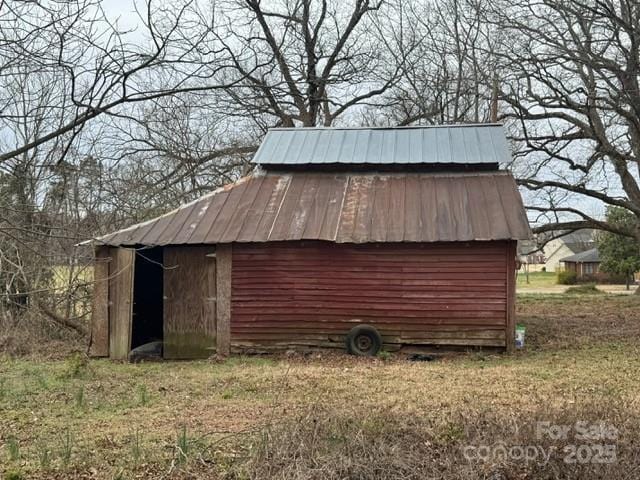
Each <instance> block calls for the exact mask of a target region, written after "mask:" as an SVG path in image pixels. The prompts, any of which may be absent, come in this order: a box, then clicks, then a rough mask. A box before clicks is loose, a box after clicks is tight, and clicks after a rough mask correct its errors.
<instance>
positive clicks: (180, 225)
mask: <svg viewBox="0 0 640 480" xmlns="http://www.w3.org/2000/svg"><path fill="white" fill-rule="evenodd" d="M529 236H530V230H529V225H528V223H527V219H526V214H525V211H524V207H523V205H522V199H521V198H520V195H519V193H518V190H517V187H516V184H515V181H514V179H513V177H512V176H511V175H510V174H509V173H507V172H487V173H480V172H475V173H449V174H416V173H409V174H385V175H381V174H376V173H363V174H329V173H319V172H318V173H289V174H267V175H255V176H250V177H246V178H245V179H243V180H242V181H239V182H236V183H235V184H232V185H231V186H229V187H225V188H222V189H219V190H217V191H216V192H214V193H212V194H209V195H206V196H205V197H203V198H202V199H200V200H197V201H195V202H192V203H190V204H188V205H185V206H183V207H181V208H178V209H177V210H174V211H173V212H170V213H168V214H165V215H163V216H161V217H158V218H156V219H154V220H150V221H147V222H144V223H142V224H138V225H134V226H132V227H129V228H127V229H124V230H121V231H119V232H115V233H112V234H109V235H106V236H104V237H101V238H98V239H96V243H98V244H105V245H114V246H115V245H123V246H124V245H176V244H210V243H211V244H212V243H234V242H268V241H279V240H300V239H307V240H328V241H333V242H336V243H376V242H438V241H445V242H446V241H460V242H464V241H473V240H514V239H524V238H529Z"/></svg>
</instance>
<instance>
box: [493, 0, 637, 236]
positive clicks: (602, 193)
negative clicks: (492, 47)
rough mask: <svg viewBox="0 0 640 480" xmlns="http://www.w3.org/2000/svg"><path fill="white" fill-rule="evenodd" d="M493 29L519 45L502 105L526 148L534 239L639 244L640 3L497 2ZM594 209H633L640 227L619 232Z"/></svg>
mask: <svg viewBox="0 0 640 480" xmlns="http://www.w3.org/2000/svg"><path fill="white" fill-rule="evenodd" d="M488 18H489V17H488ZM489 21H490V22H491V23H492V24H493V25H495V27H496V28H500V29H502V31H503V32H504V34H505V35H507V36H508V37H509V38H510V39H511V48H509V49H508V50H504V51H502V52H501V55H500V61H501V64H502V66H503V71H507V72H510V73H509V75H507V76H506V77H504V78H502V79H501V92H500V98H501V100H502V101H504V105H505V106H506V108H507V109H508V110H506V111H505V115H504V118H505V119H507V120H508V121H512V123H511V127H512V132H513V136H514V140H515V141H516V142H517V144H518V146H519V152H518V155H517V157H516V162H515V164H514V170H515V172H516V173H517V175H518V177H519V180H518V181H519V183H520V185H522V186H524V187H525V188H527V189H529V190H530V191H531V192H534V193H535V194H536V195H535V196H533V197H531V204H530V209H531V211H532V212H537V213H538V214H539V216H538V217H537V218H536V219H535V220H536V223H537V226H536V228H535V231H537V232H549V231H557V230H558V229H571V230H573V229H577V228H584V227H593V228H598V229H604V230H609V231H612V232H615V233H620V234H623V235H628V236H635V237H636V238H640V186H639V183H638V182H639V178H640V88H639V82H640V4H638V3H637V2H630V1H625V0H622V1H614V0H577V1H572V2H565V1H560V0H539V1H534V2H530V1H526V2H525V1H521V2H515V3H514V2H509V3H508V4H507V3H504V2H495V3H494V4H493V8H492V12H491V17H490V18H489ZM595 205H604V206H616V207H622V208H625V209H626V210H628V211H630V212H633V214H634V215H635V217H636V218H637V219H638V222H637V224H636V226H635V228H631V229H622V230H621V229H620V228H619V227H618V226H616V225H612V224H610V223H608V222H607V221H606V220H603V219H601V215H598V212H597V208H595V207H594V206H595Z"/></svg>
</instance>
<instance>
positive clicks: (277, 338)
mask: <svg viewBox="0 0 640 480" xmlns="http://www.w3.org/2000/svg"><path fill="white" fill-rule="evenodd" d="M512 243H513V242H468V243H467V242H465V243H435V244H434V243H430V244H408V243H401V244H400V243H399V244H368V245H345V244H329V243H323V242H295V243H294V242H281V243H270V244H269V243H263V244H236V245H235V246H234V249H233V272H232V309H231V342H232V345H234V346H251V345H283V346H284V345H320V346H332V345H333V346H338V345H340V346H341V343H336V342H342V341H343V338H344V337H343V336H344V335H345V334H346V333H347V332H348V331H349V329H350V328H351V327H352V326H353V325H354V324H358V323H367V324H371V325H373V326H375V327H376V328H377V329H378V330H379V331H380V333H381V334H382V336H383V340H384V341H385V343H388V344H398V343H403V344H407V343H408V344H430V345H477V346H499V347H504V346H506V345H505V331H506V330H507V328H512V325H511V323H512V322H511V321H509V324H508V321H507V320H508V318H509V320H511V319H510V315H509V314H508V312H509V311H510V309H512V306H511V305H509V303H510V301H509V298H510V295H509V290H510V286H511V285H510V283H511V282H512V281H513V280H508V278H509V275H511V274H513V273H514V272H510V268H511V267H510V264H511V263H512V262H511V260H509V255H510V253H513V247H514V245H512ZM514 268H515V267H514Z"/></svg>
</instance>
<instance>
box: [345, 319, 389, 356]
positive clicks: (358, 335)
mask: <svg viewBox="0 0 640 480" xmlns="http://www.w3.org/2000/svg"><path fill="white" fill-rule="evenodd" d="M346 346H347V352H349V353H350V354H351V355H358V356H360V357H373V356H375V355H377V354H378V352H379V351H380V348H381V347H382V337H381V336H380V334H379V333H378V330H376V329H375V328H373V327H372V326H371V325H358V326H357V327H353V328H352V329H351V331H350V332H349V334H348V335H347V338H346Z"/></svg>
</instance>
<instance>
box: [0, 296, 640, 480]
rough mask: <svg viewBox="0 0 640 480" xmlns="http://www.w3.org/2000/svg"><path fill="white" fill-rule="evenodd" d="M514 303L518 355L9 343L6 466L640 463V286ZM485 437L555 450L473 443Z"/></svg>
mask: <svg viewBox="0 0 640 480" xmlns="http://www.w3.org/2000/svg"><path fill="white" fill-rule="evenodd" d="M518 321H519V322H521V323H524V324H525V325H526V327H527V348H526V349H525V350H524V351H521V352H518V353H517V354H516V355H513V356H501V355H495V356H491V355H484V354H481V353H478V352H476V353H469V354H465V355H458V356H455V357H451V358H446V359H443V360H438V361H435V362H425V363H420V362H410V361H407V360H406V359H405V358H404V357H403V356H400V355H395V356H392V357H391V358H388V359H386V360H382V359H357V358H353V357H348V356H345V355H338V354H333V355H330V354H322V355H320V354H312V355H310V356H302V355H300V356H295V357H287V356H281V357H236V358H231V359H229V360H227V361H225V362H221V363H220V362H213V361H211V362H209V361H201V362H170V363H150V364H140V365H129V364H122V363H113V362H110V361H107V360H90V361H87V360H86V359H84V358H83V357H82V356H79V355H78V356H73V357H69V358H66V359H60V360H39V359H37V358H30V359H25V358H22V359H20V358H17V359H16V358H14V359H11V358H8V357H6V358H3V359H2V360H1V361H0V422H1V423H0V448H1V450H0V471H2V472H3V475H4V478H6V479H9V478H11V479H14V480H15V479H20V478H83V479H85V478H107V479H134V478H185V479H186V478H229V479H243V478H282V479H306V478H318V479H320V478H336V479H338V478H354V479H365V478H380V479H382V478H416V479H417V478H451V479H454V478H455V479H468V478H471V479H476V478H477V479H481V478H491V479H502V478H504V479H511V478H518V479H526V478H531V479H534V478H535V479H538V478H614V479H615V478H638V475H639V474H640V470H639V469H640V453H639V452H640V448H639V446H638V443H637V442H638V440H637V439H638V438H639V434H640V425H639V420H638V419H639V418H640V397H639V395H638V392H640V348H639V347H638V345H637V339H638V338H639V335H640V298H638V297H636V296H615V295H572V296H568V295H546V296H541V295H521V296H519V297H518ZM539 421H542V422H550V424H552V425H560V426H565V425H566V426H573V425H575V422H577V421H584V422H588V425H596V424H597V425H600V424H599V423H597V422H604V425H607V426H614V427H615V428H616V429H617V430H618V433H617V435H615V438H613V439H611V438H608V439H605V440H603V439H600V438H595V439H592V440H589V441H588V442H587V443H588V445H589V447H588V448H590V449H591V448H595V446H597V445H600V444H603V443H607V444H610V445H614V447H615V454H616V459H615V462H613V463H604V464H601V463H597V462H596V463H594V461H591V460H594V458H595V457H592V456H590V457H589V461H586V462H583V461H582V460H584V458H583V457H584V455H583V457H581V458H582V460H580V461H577V462H573V463H567V462H565V460H567V459H569V460H571V458H568V457H570V456H571V453H570V452H571V446H572V445H578V446H580V445H583V444H584V443H585V442H586V441H585V440H581V439H577V438H576V435H575V429H574V428H572V429H570V434H569V435H568V437H567V438H563V439H553V438H549V436H548V435H542V436H539V435H537V432H536V426H537V422H539ZM483 445H489V446H495V445H501V446H506V448H508V449H509V448H513V447H514V446H529V445H533V446H535V448H540V449H543V451H548V452H553V454H551V453H549V460H548V461H546V462H543V461H542V460H541V458H540V457H539V458H537V461H531V460H530V459H529V460H524V459H522V458H515V455H509V456H508V457H506V458H503V457H500V456H492V457H491V458H489V459H487V458H485V459H484V460H483V461H480V460H478V459H477V458H471V459H469V458H468V457H467V456H465V452H466V453H468V452H469V450H468V447H469V446H471V447H472V448H475V447H477V446H483ZM594 445H595V446H594ZM565 448H568V450H566V451H565V450H564V449H565ZM585 448H586V447H585ZM474 451H477V450H474ZM492 451H494V452H495V450H492ZM508 451H509V452H511V450H508ZM584 451H585V450H584V449H583V450H582V452H583V453H584ZM514 452H515V450H514ZM587 453H593V451H592V450H589V451H588V452H587ZM607 458H609V459H610V457H607Z"/></svg>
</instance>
